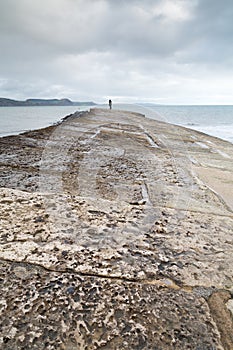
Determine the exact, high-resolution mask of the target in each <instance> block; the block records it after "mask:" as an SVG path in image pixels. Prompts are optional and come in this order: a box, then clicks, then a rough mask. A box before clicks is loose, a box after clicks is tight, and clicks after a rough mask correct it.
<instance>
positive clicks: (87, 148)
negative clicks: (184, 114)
mask: <svg viewBox="0 0 233 350" xmlns="http://www.w3.org/2000/svg"><path fill="white" fill-rule="evenodd" d="M203 145H204V146H203ZM0 147H1V158H0V160H1V163H0V167H1V177H0V184H1V189H0V210H1V231H0V239H1V250H0V259H1V261H2V265H1V274H2V276H3V277H2V280H1V283H2V284H1V285H2V286H1V296H2V297H1V306H2V313H1V323H2V329H1V334H2V336H1V338H0V344H2V345H1V346H2V348H3V349H68V350H69V349H88V350H89V349H151V350H152V349H153V350H164V349H165V350H166V349H181V350H182V349H195V350H201V349H203V350H215V349H216V350H217V349H226V350H228V349H232V344H233V343H232V339H231V337H229V339H228V338H227V336H226V334H227V332H228V333H229V332H230V331H231V328H232V313H231V311H230V309H231V301H232V293H233V279H232V264H233V244H232V243H233V241H232V227H233V213H232V208H231V201H228V200H227V201H225V200H224V198H225V197H222V196H221V195H220V194H219V193H216V192H215V191H213V190H212V189H211V188H210V187H208V186H207V185H206V184H205V183H204V182H203V178H202V177H201V176H202V172H201V171H202V169H203V168H205V173H206V169H210V173H211V172H214V171H215V169H218V170H219V168H221V169H225V170H226V171H227V173H230V174H232V156H233V146H232V145H231V144H229V143H227V142H224V141H221V140H218V139H215V138H211V137H208V136H206V135H203V134H201V133H198V132H195V131H190V130H188V129H185V128H181V127H176V126H173V125H169V124H166V123H162V122H158V121H154V120H150V119H147V118H144V117H143V116H141V115H138V114H136V113H132V112H124V111H111V112H109V111H106V110H100V109H94V110H92V111H91V112H90V113H80V114H74V115H72V116H70V117H69V118H66V119H65V120H64V121H63V123H62V124H60V125H58V126H56V127H55V126H53V127H49V128H45V129H42V130H37V131H33V132H28V133H25V134H22V135H19V136H12V137H5V138H2V139H1V140H0ZM200 174H201V175H200ZM227 180H228V183H227V185H224V186H228V187H224V191H227V192H229V191H230V189H232V184H233V179H232V177H228V178H227ZM224 181H225V178H224ZM228 188H229V190H228ZM223 194H224V193H223ZM220 292H221V293H222V292H224V293H228V294H227V295H228V298H226V299H224V301H223V302H222V304H221V303H220V304H219V305H220V307H219V309H218V311H217V313H216V315H221V316H220V318H222V324H223V326H222V327H219V325H218V323H217V325H216V324H215V322H216V319H217V318H218V317H219V316H216V315H215V310H214V308H213V307H212V305H213V302H212V300H213V298H212V295H214V294H215V293H220ZM217 295H218V294H217ZM211 298H212V299H211ZM208 302H209V303H210V310H211V312H210V311H209V306H208ZM227 307H228V309H227ZM223 309H224V310H225V311H224V312H221V310H223ZM226 310H228V311H226ZM224 325H225V326H224ZM224 327H225V328H224ZM226 328H227V330H228V331H227V332H225V330H226ZM219 332H220V333H219ZM224 332H225V333H224ZM232 332H233V330H232ZM224 334H225V335H224ZM220 337H221V340H220ZM226 338H227V339H226Z"/></svg>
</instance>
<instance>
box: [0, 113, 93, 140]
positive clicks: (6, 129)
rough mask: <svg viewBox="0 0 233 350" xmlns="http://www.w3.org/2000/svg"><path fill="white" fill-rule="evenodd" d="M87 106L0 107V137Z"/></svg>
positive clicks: (49, 121) (22, 130) (50, 123)
mask: <svg viewBox="0 0 233 350" xmlns="http://www.w3.org/2000/svg"><path fill="white" fill-rule="evenodd" d="M88 109H89V107H87V106H42V107H41V106H38V107H37V106H35V107H34V106H33V107H0V137H1V136H7V135H17V134H20V133H22V132H24V131H28V130H34V129H39V128H43V127H46V126H49V125H52V124H54V123H56V122H58V121H59V120H61V119H62V118H63V117H65V116H67V115H69V114H71V113H74V112H76V111H82V110H88Z"/></svg>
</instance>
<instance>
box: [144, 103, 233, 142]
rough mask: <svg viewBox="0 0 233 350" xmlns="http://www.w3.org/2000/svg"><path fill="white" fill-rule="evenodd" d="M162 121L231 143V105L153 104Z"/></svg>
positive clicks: (232, 112)
mask: <svg viewBox="0 0 233 350" xmlns="http://www.w3.org/2000/svg"><path fill="white" fill-rule="evenodd" d="M150 108H151V109H152V110H154V111H155V112H156V113H158V114H159V115H160V116H162V118H163V119H164V121H167V122H169V123H173V124H177V125H182V126H185V127H187V128H191V129H195V130H198V131H202V132H204V133H206V134H209V135H212V136H216V137H219V138H222V139H224V140H227V141H230V142H232V143H233V106H153V107H150Z"/></svg>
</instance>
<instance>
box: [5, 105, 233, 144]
mask: <svg viewBox="0 0 233 350" xmlns="http://www.w3.org/2000/svg"><path fill="white" fill-rule="evenodd" d="M101 107H106V106H101ZM114 107H115V108H117V109H118V108H119V109H127V110H134V111H137V112H141V113H143V114H145V115H146V116H147V117H150V118H153V119H159V120H162V121H166V122H168V123H173V124H177V125H182V126H185V127H187V128H191V129H195V130H199V131H202V132H204V133H206V134H209V135H213V136H217V137H219V138H222V139H224V140H227V141H230V142H232V143H233V106H157V105H153V106H152V105H151V106H145V105H129V104H122V105H120V104H117V105H113V108H114ZM81 110H89V107H86V106H83V107H80V106H73V107H70V106H69V107H67V106H60V107H53V106H51V107H0V136H6V135H13V134H19V133H21V132H24V131H26V130H33V129H38V128H42V127H45V126H48V125H51V124H53V123H56V122H58V121H59V120H61V119H62V118H63V117H65V116H66V115H69V114H71V113H74V112H75V111H81Z"/></svg>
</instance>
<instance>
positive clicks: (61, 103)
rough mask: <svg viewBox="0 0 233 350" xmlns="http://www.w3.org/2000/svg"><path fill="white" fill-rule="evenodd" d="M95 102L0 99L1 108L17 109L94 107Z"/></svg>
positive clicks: (63, 99) (64, 99)
mask: <svg viewBox="0 0 233 350" xmlns="http://www.w3.org/2000/svg"><path fill="white" fill-rule="evenodd" d="M94 105H96V103H94V102H92V101H91V102H89V101H85V102H73V101H71V100H69V99H68V98H62V99H57V98H53V99H39V98H29V99H27V100H26V101H17V100H12V99H9V98H2V97H0V107H17V106H19V107H20V106H94Z"/></svg>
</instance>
